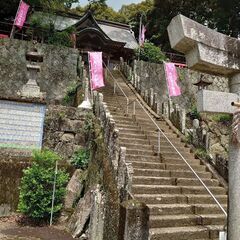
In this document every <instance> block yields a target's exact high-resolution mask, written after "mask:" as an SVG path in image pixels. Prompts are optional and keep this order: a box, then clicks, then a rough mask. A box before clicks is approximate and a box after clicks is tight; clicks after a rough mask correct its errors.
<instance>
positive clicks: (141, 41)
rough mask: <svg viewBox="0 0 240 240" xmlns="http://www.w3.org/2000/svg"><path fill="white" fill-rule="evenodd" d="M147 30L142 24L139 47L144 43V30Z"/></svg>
mask: <svg viewBox="0 0 240 240" xmlns="http://www.w3.org/2000/svg"><path fill="white" fill-rule="evenodd" d="M146 31H147V29H146V27H145V26H144V25H143V26H142V29H141V32H140V35H139V45H140V47H141V46H143V45H144V42H145V32H146Z"/></svg>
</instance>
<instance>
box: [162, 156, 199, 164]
mask: <svg viewBox="0 0 240 240" xmlns="http://www.w3.org/2000/svg"><path fill="white" fill-rule="evenodd" d="M186 160H187V162H188V163H189V164H190V165H192V164H193V165H201V161H200V160H199V159H194V158H191V159H189V158H187V159H186ZM161 162H162V163H170V164H185V162H184V161H183V159H182V158H180V157H179V158H170V157H169V158H163V159H161Z"/></svg>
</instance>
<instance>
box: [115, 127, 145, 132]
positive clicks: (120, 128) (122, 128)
mask: <svg viewBox="0 0 240 240" xmlns="http://www.w3.org/2000/svg"><path fill="white" fill-rule="evenodd" d="M116 127H117V128H118V129H119V131H122V130H129V131H139V132H140V133H142V132H141V130H140V129H139V128H138V127H136V126H134V125H131V126H130V125H129V126H124V127H122V126H118V125H116Z"/></svg>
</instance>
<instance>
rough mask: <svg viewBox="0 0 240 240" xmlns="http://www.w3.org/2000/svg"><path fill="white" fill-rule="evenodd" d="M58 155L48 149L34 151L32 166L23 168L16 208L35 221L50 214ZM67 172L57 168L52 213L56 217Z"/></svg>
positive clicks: (44, 218) (45, 218)
mask: <svg viewBox="0 0 240 240" xmlns="http://www.w3.org/2000/svg"><path fill="white" fill-rule="evenodd" d="M59 159H60V157H59V156H58V155H57V154H55V153H54V152H51V151H49V150H43V151H34V152H33V163H32V166H31V167H29V168H27V169H25V170H24V175H23V178H22V180H21V187H20V196H19V204H18V210H19V211H20V212H22V213H24V214H26V215H27V216H28V217H31V218H33V219H35V220H37V221H41V220H48V219H49V218H50V215H51V204H52V191H53V183H54V174H55V164H56V161H58V160H59ZM67 181H68V174H67V173H66V172H65V171H64V170H58V172H57V177H56V192H55V201H54V209H53V213H54V216H55V217H56V216H57V215H58V214H59V212H60V210H61V208H62V200H63V197H64V194H65V186H66V184H67Z"/></svg>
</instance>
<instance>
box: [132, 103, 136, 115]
mask: <svg viewBox="0 0 240 240" xmlns="http://www.w3.org/2000/svg"><path fill="white" fill-rule="evenodd" d="M133 115H134V116H135V115H136V102H135V100H134V102H133Z"/></svg>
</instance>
